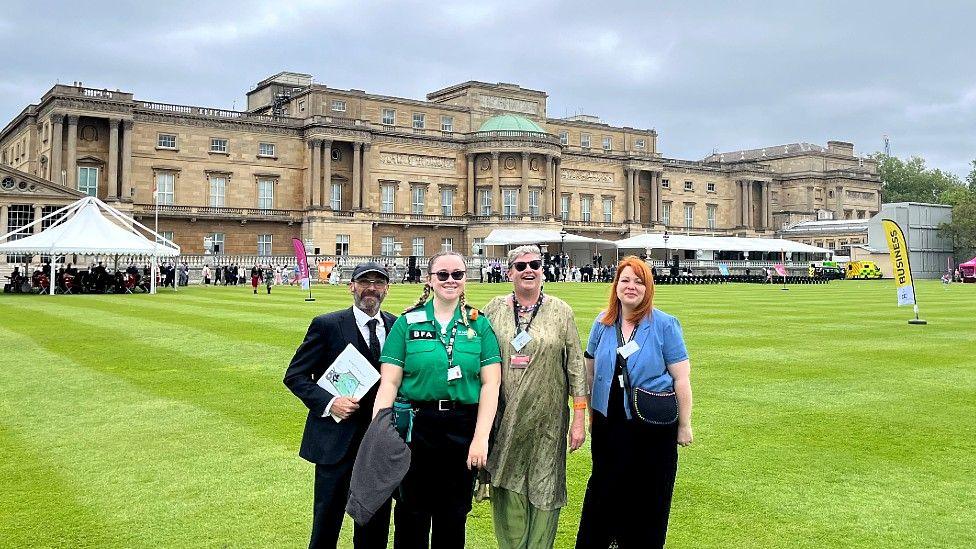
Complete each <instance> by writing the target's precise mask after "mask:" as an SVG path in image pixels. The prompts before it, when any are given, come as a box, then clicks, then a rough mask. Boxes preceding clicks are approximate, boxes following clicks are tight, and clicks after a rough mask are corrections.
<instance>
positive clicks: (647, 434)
mask: <svg viewBox="0 0 976 549" xmlns="http://www.w3.org/2000/svg"><path fill="white" fill-rule="evenodd" d="M607 411H608V413H609V417H605V416H603V414H601V413H600V412H594V413H593V425H592V430H591V438H590V441H591V449H592V453H593V472H592V474H591V475H590V480H589V482H588V483H587V485H586V494H585V495H584V496H583V513H582V516H581V517H580V526H579V533H578V534H577V537H576V549H606V548H608V547H610V546H611V543H612V541H616V542H617V547H619V548H620V549H632V548H639V549H660V548H663V547H664V541H665V537H666V535H667V531H668V517H669V515H670V512H671V496H672V494H673V493H674V480H675V476H676V474H677V471H678V442H677V440H678V424H677V422H675V423H674V424H672V425H648V424H646V423H643V422H641V421H632V420H628V419H627V416H626V415H625V414H624V411H623V391H622V390H621V389H620V387H619V385H618V384H616V383H614V384H613V385H612V388H611V390H610V401H609V404H608V407H607Z"/></svg>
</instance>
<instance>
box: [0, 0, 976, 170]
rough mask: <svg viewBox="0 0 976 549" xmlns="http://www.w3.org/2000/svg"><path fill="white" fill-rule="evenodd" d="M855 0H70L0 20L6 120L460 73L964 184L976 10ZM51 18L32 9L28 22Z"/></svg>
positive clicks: (685, 148)
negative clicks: (261, 84) (63, 104)
mask: <svg viewBox="0 0 976 549" xmlns="http://www.w3.org/2000/svg"><path fill="white" fill-rule="evenodd" d="M933 6H934V7H931V8H929V7H925V6H922V5H920V4H918V3H914V2H912V3H909V2H905V1H896V2H891V1H886V2H881V1H865V2H839V1H836V2H802V3H797V2H759V1H740V2H736V3H727V2H706V3H702V2H680V1H664V2H614V3H595V2H583V1H572V2H559V1H531V0H529V1H517V2H516V1H511V2H509V1H506V2H490V3H486V2H483V1H482V2H462V3H457V2H451V3H442V2H431V3H423V2H378V1H363V2H354V3H349V2H338V1H330V2H318V1H303V2H287V3H284V4H282V3H278V4H268V3H266V2H257V1H250V2H199V1H197V2H189V1H180V0H176V1H172V2H167V3H142V2H129V3H124V4H121V5H120V4H118V3H117V2H85V3H83V4H79V3H76V2H64V3H53V4H43V5H35V4H28V3H18V4H17V5H14V6H10V7H7V8H5V12H4V14H3V15H0V29H3V32H4V35H5V37H6V38H7V41H8V43H11V44H18V45H22V47H20V48H17V49H15V50H14V51H16V52H19V53H18V54H17V55H8V56H6V57H5V59H4V66H3V70H2V72H0V115H2V116H3V117H4V119H5V120H9V119H10V118H12V117H13V116H15V115H16V114H17V113H19V112H20V111H21V110H22V109H23V107H24V106H26V104H27V103H29V102H32V101H36V100H37V99H38V98H39V97H40V96H41V95H42V94H43V93H44V92H45V91H46V90H47V88H48V87H49V86H50V85H52V84H53V83H54V82H55V81H56V80H60V81H61V82H70V81H73V80H82V81H84V82H85V83H86V84H87V85H91V86H94V87H109V88H113V89H114V88H121V89H125V90H127V91H132V92H133V93H135V94H136V97H139V98H142V99H152V100H157V101H161V102H171V103H186V104H196V105H208V106H215V107H224V108H229V107H231V106H232V105H234V104H235V103H236V106H237V107H238V108H240V107H241V106H242V105H243V102H244V93H245V92H246V91H247V89H248V88H249V87H250V86H251V85H253V84H254V83H255V82H257V81H258V80H260V79H262V78H264V77H265V76H268V75H270V74H273V73H275V72H277V71H279V70H294V71H301V72H307V73H310V74H313V75H314V76H315V78H316V81H318V82H322V83H326V84H328V85H330V86H336V87H342V88H358V89H365V90H367V91H370V92H375V93H382V94H388V95H397V96H405V97H412V98H423V96H424V95H425V94H426V93H427V92H429V91H432V90H435V89H438V88H441V87H444V86H447V85H450V84H453V83H457V82H461V81H465V80H472V79H476V80H485V81H504V82H513V83H517V84H520V85H522V86H525V87H529V88H534V89H541V90H545V91H547V92H548V93H549V94H550V97H549V112H550V115H551V116H564V115H565V114H573V113H576V112H579V111H582V112H586V113H589V114H596V115H598V116H600V117H602V118H603V119H604V120H605V121H608V122H611V123H614V124H626V125H629V126H634V127H641V128H656V129H657V130H658V131H659V132H660V141H659V144H660V148H661V151H662V152H663V153H664V154H665V155H667V156H671V157H678V158H692V159H695V158H701V157H703V156H705V155H707V154H709V153H710V152H711V151H712V149H713V148H715V149H718V150H733V149H739V148H752V147H762V146H770V145H775V144H781V143H788V142H796V141H809V142H814V143H820V144H824V143H825V141H826V140H827V139H845V140H850V141H853V142H854V143H855V146H856V148H857V150H858V151H861V152H864V153H871V152H874V151H876V150H878V149H880V148H881V147H882V135H884V134H888V135H889V136H890V137H891V139H892V147H893V151H894V152H895V153H896V154H898V155H901V156H908V155H910V154H919V155H922V156H924V157H926V158H927V159H928V160H929V163H930V164H931V165H933V166H936V167H940V168H943V169H948V170H950V171H953V172H955V173H958V174H960V175H964V174H965V173H966V172H968V169H969V161H970V160H971V159H972V158H974V157H976V132H974V128H973V124H972V123H971V121H972V120H973V114H974V110H976V76H974V75H976V70H974V69H976V66H974V65H976V62H974V60H973V57H972V55H971V54H970V53H969V52H971V51H972V50H973V49H974V46H976V44H974V43H973V42H974V39H973V38H972V33H971V31H970V29H969V26H970V24H971V22H972V21H973V20H976V5H974V4H973V3H971V2H965V1H955V2H953V1H946V2H939V3H937V4H934V5H933ZM39 11H40V12H43V15H44V17H38V12H39Z"/></svg>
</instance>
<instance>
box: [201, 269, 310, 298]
mask: <svg viewBox="0 0 976 549" xmlns="http://www.w3.org/2000/svg"><path fill="white" fill-rule="evenodd" d="M298 283H299V271H298V266H297V265H296V266H295V268H294V269H290V268H289V267H288V265H278V264H266V265H265V264H255V265H253V266H252V267H251V268H250V269H246V268H245V267H244V266H243V265H238V264H236V263H234V264H227V265H220V264H218V265H214V266H213V267H211V266H210V264H209V263H207V264H206V265H204V266H203V268H202V269H201V270H200V284H203V285H205V286H210V285H214V286H238V285H241V286H246V285H248V284H250V286H251V288H252V290H253V291H254V293H255V294H256V293H258V286H261V285H264V286H265V288H266V289H267V293H269V294H270V293H271V288H272V287H273V286H281V285H287V286H291V285H293V284H298Z"/></svg>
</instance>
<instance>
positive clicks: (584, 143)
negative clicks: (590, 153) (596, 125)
mask: <svg viewBox="0 0 976 549" xmlns="http://www.w3.org/2000/svg"><path fill="white" fill-rule="evenodd" d="M580 147H583V148H584V149H589V148H590V134H588V133H581V134H580Z"/></svg>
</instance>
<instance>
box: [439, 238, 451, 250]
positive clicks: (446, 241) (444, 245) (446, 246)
mask: <svg viewBox="0 0 976 549" xmlns="http://www.w3.org/2000/svg"><path fill="white" fill-rule="evenodd" d="M453 250H454V239H453V238H442V239H441V251H442V252H450V251H453Z"/></svg>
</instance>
